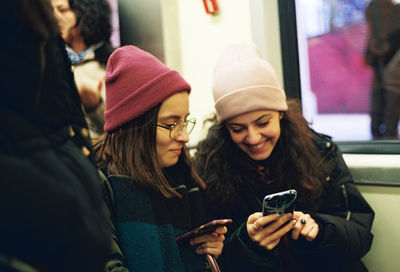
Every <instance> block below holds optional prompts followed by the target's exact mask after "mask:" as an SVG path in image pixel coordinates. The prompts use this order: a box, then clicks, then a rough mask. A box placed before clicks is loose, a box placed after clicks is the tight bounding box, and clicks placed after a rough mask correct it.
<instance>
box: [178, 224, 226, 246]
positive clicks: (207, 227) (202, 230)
mask: <svg viewBox="0 0 400 272" xmlns="http://www.w3.org/2000/svg"><path fill="white" fill-rule="evenodd" d="M229 223H232V219H216V220H213V221H210V222H208V223H206V224H204V225H201V226H200V227H197V228H195V229H194V230H191V231H189V232H186V233H185V234H183V235H181V236H179V237H177V238H176V241H177V242H182V241H185V240H190V239H192V238H194V237H198V236H201V235H203V234H206V233H212V232H213V231H214V230H215V229H216V228H218V227H220V226H225V225H226V224H229Z"/></svg>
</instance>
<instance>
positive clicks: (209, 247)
mask: <svg viewBox="0 0 400 272" xmlns="http://www.w3.org/2000/svg"><path fill="white" fill-rule="evenodd" d="M227 231H228V229H227V228H226V227H225V226H223V227H218V228H216V229H215V231H214V232H213V233H211V234H204V235H202V236H199V237H196V238H193V239H192V240H190V242H189V243H190V245H191V246H194V248H195V250H196V253H197V254H211V255H213V256H214V257H215V258H218V256H219V255H221V253H222V248H223V247H224V240H225V235H224V234H225V233H226V232H227Z"/></svg>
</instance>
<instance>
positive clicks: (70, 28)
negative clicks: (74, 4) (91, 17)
mask: <svg viewBox="0 0 400 272" xmlns="http://www.w3.org/2000/svg"><path fill="white" fill-rule="evenodd" d="M51 5H52V6H53V10H54V15H55V17H56V19H57V22H58V27H59V28H60V32H61V37H62V38H63V40H64V41H65V43H67V44H70V43H71V41H72V40H73V36H74V34H75V32H76V30H74V27H75V25H76V23H77V18H76V15H75V12H74V11H73V10H72V9H71V7H70V5H69V2H68V0H51Z"/></svg>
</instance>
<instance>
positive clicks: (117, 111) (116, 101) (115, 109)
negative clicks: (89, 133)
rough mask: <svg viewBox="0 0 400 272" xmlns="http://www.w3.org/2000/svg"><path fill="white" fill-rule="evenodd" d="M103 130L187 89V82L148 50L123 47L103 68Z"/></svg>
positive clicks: (116, 126) (123, 121)
mask: <svg viewBox="0 0 400 272" xmlns="http://www.w3.org/2000/svg"><path fill="white" fill-rule="evenodd" d="M105 82H106V110H105V112H104V118H105V123H104V131H111V130H113V129H115V128H118V127H120V126H121V125H123V124H125V123H127V122H129V121H131V120H133V119H135V118H137V117H139V116H140V115H141V114H143V113H145V112H146V111H148V110H150V109H151V108H153V107H155V106H156V105H157V104H159V103H161V102H162V101H164V100H165V99H166V98H168V97H169V96H171V95H173V94H175V93H178V92H180V91H184V90H187V91H188V92H190V90H191V87H190V85H189V84H188V83H187V82H186V81H185V80H184V79H183V78H182V77H181V76H180V75H179V73H178V72H177V71H174V70H171V69H170V68H168V67H167V66H165V65H164V64H163V63H162V62H161V61H159V60H158V59H157V58H156V57H154V56H153V55H151V54H150V53H148V52H146V51H143V50H142V49H140V48H138V47H136V46H131V45H128V46H123V47H120V48H118V49H116V50H115V51H114V52H113V53H112V54H111V56H110V58H109V60H108V62H107V67H106V79H105Z"/></svg>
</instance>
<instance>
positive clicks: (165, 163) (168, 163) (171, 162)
mask: <svg viewBox="0 0 400 272" xmlns="http://www.w3.org/2000/svg"><path fill="white" fill-rule="evenodd" d="M177 163H178V158H176V159H171V160H168V161H163V162H162V163H161V167H162V168H166V167H171V166H174V165H175V164H177Z"/></svg>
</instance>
